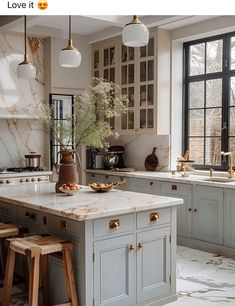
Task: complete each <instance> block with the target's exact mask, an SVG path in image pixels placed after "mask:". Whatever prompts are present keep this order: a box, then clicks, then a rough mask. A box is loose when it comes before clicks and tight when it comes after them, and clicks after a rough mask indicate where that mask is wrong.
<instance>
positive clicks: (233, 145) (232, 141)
mask: <svg viewBox="0 0 235 306" xmlns="http://www.w3.org/2000/svg"><path fill="white" fill-rule="evenodd" d="M228 150H229V151H231V152H233V153H234V154H235V137H229V149H228Z"/></svg>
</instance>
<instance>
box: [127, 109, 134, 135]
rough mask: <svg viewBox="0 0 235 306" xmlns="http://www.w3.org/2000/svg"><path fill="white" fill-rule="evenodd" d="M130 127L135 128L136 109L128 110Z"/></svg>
mask: <svg viewBox="0 0 235 306" xmlns="http://www.w3.org/2000/svg"><path fill="white" fill-rule="evenodd" d="M128 129H131V130H132V129H134V111H133V110H131V111H128Z"/></svg>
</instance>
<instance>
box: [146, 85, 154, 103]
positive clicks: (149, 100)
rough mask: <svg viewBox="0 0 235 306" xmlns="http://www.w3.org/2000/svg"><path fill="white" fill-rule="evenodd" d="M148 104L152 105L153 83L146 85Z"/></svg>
mask: <svg viewBox="0 0 235 306" xmlns="http://www.w3.org/2000/svg"><path fill="white" fill-rule="evenodd" d="M147 101H148V105H153V84H151V85H148V99H147Z"/></svg>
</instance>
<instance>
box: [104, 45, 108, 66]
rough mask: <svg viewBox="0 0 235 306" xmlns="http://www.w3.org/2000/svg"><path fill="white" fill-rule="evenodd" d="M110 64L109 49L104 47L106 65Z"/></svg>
mask: <svg viewBox="0 0 235 306" xmlns="http://www.w3.org/2000/svg"><path fill="white" fill-rule="evenodd" d="M107 65H109V49H104V66H107Z"/></svg>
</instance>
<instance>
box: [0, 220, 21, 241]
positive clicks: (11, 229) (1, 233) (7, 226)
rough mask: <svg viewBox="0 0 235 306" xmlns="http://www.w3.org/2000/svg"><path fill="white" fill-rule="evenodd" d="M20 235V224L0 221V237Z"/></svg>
mask: <svg viewBox="0 0 235 306" xmlns="http://www.w3.org/2000/svg"><path fill="white" fill-rule="evenodd" d="M18 235H19V226H17V225H15V224H11V223H0V238H8V237H11V236H18Z"/></svg>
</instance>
